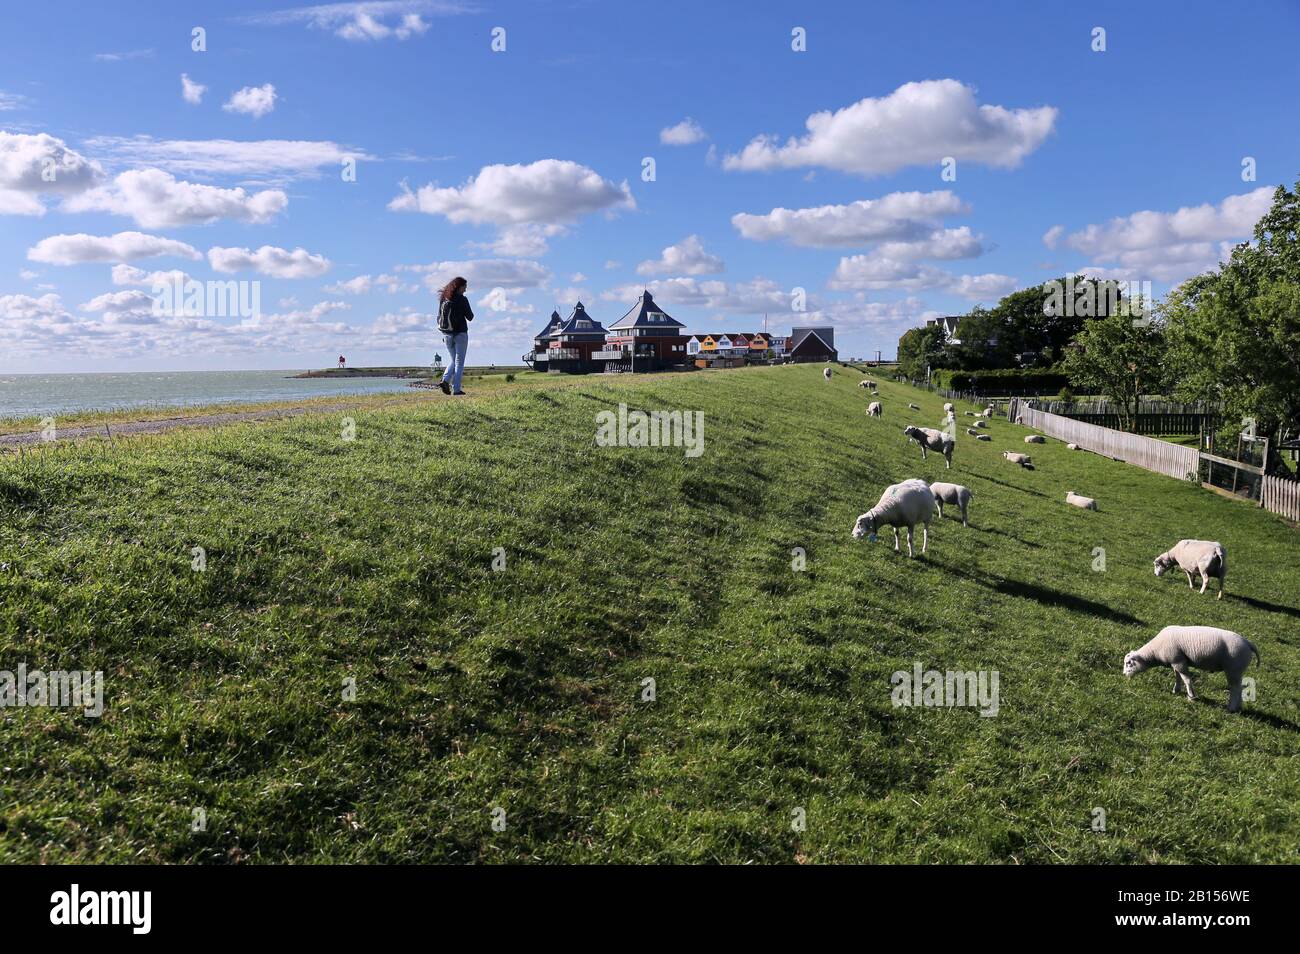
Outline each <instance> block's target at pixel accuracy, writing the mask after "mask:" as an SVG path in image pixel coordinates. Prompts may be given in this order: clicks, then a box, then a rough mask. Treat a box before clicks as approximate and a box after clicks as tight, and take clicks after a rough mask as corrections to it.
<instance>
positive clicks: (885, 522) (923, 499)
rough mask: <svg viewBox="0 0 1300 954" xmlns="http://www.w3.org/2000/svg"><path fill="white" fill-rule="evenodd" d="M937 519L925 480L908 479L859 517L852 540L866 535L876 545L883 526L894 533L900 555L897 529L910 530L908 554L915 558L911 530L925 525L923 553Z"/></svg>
mask: <svg viewBox="0 0 1300 954" xmlns="http://www.w3.org/2000/svg"><path fill="white" fill-rule="evenodd" d="M933 519H934V493H933V492H932V491H931V490H930V488H929V487H928V486H926V483H925V481H924V480H917V479H915V478H913V479H912V480H905V481H903V482H902V483H901V484H890V485H889V486H888V487H886V488H885V492H884V493H883V494H881V495H880V502H879V503H877V504H876V505H875V506H874V507H872V508H871V509H870V510H868V511H867V512H866V513H864V514H862V515H861V516H860V517H858V520H857V522H856V523H855V524H854V525H853V539H855V540H861V539H862V538H863V537H864V536H865V537H866V538H867V540H868V541H869V542H871V543H875V542H876V531H877V530H879V529H880V528H881V527H886V526H887V527H892V528H893V530H894V552H895V553H897V552H898V528H899V527H907V555H908V556H909V557H910V556H912V555H913V554H912V531H913V529H914V528H915V527H916V525H917V524H918V523H919V524H922V525H923V526H922V530H921V552H922V553H925V550H926V547H927V546H929V544H930V521H931V520H933Z"/></svg>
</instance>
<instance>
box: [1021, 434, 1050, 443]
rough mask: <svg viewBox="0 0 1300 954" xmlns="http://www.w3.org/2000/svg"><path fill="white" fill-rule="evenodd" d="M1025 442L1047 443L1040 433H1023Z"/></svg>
mask: <svg viewBox="0 0 1300 954" xmlns="http://www.w3.org/2000/svg"><path fill="white" fill-rule="evenodd" d="M1025 443H1026V444H1046V443H1047V438H1045V437H1044V436H1043V435H1042V434H1026V435H1025Z"/></svg>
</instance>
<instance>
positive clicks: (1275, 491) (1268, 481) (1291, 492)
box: [1259, 475, 1300, 520]
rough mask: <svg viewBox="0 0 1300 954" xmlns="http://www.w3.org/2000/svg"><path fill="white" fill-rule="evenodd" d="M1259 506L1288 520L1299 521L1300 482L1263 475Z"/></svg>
mask: <svg viewBox="0 0 1300 954" xmlns="http://www.w3.org/2000/svg"><path fill="white" fill-rule="evenodd" d="M1259 502H1260V504H1261V505H1262V506H1263V507H1264V509H1265V510H1268V511H1271V512H1272V513H1276V514H1280V515H1281V516H1283V517H1286V518H1287V519H1288V520H1300V480H1288V479H1286V478H1285V477H1271V476H1268V475H1265V476H1264V477H1263V478H1262V479H1261V481H1260V498H1259Z"/></svg>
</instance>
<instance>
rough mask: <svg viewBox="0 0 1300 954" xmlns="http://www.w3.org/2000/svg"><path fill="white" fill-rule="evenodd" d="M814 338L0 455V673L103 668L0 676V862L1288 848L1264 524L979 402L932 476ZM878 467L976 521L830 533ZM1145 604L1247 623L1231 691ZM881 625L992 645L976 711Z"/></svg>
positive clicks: (1161, 613)
mask: <svg viewBox="0 0 1300 954" xmlns="http://www.w3.org/2000/svg"><path fill="white" fill-rule="evenodd" d="M821 371H822V369H821V367H820V366H813V367H787V368H773V369H753V370H743V371H727V372H710V373H699V374H690V375H665V376H654V377H641V378H638V379H634V380H629V379H626V378H618V379H612V380H611V379H598V378H586V379H581V380H578V381H574V382H570V383H569V384H568V385H566V386H563V387H561V386H547V384H549V382H543V383H542V384H540V385H529V384H519V385H515V386H511V387H503V388H500V389H497V390H495V391H494V392H492V393H490V394H488V395H487V396H484V397H481V398H470V399H465V400H461V401H456V402H451V401H437V402H428V401H422V402H418V403H411V404H407V405H396V406H385V407H380V408H376V409H374V410H366V409H362V410H358V411H357V412H356V413H355V418H356V439H355V440H354V441H350V442H349V441H343V440H341V439H340V433H341V431H340V427H341V424H340V419H339V416H334V415H319V416H312V417H304V418H298V419H294V420H289V421H284V422H277V423H274V424H268V425H258V426H247V425H242V426H234V427H228V428H224V429H221V430H214V431H193V432H182V433H175V434H168V435H163V436H158V437H150V438H140V439H134V440H131V441H127V442H121V443H118V444H116V445H108V444H102V443H100V444H93V443H88V444H83V445H79V446H65V447H59V446H55V447H50V448H48V449H44V450H42V451H41V452H40V453H38V454H36V455H31V454H29V455H28V456H26V457H23V458H17V457H11V458H8V459H5V460H3V461H0V518H2V519H0V564H2V566H0V668H3V669H8V670H13V669H15V668H16V666H17V664H18V663H19V662H26V663H27V664H28V666H29V667H31V668H34V667H37V666H42V667H45V668H47V669H57V668H66V669H71V668H77V669H92V670H93V669H102V670H104V672H105V683H106V685H105V692H106V705H107V709H106V712H105V714H104V716H103V718H101V719H99V720H94V719H87V718H85V717H84V716H82V715H81V714H80V713H73V712H68V711H59V710H50V709H31V708H25V709H7V710H2V711H0V753H3V755H2V756H0V760H2V761H0V768H2V771H0V858H2V859H3V860H5V861H36V860H43V861H116V862H128V861H166V862H186V861H217V862H220V861H230V860H235V861H238V860H252V861H260V862H277V861H286V860H292V861H376V862H378V861H388V862H392V861H417V860H418V861H534V860H545V861H725V862H739V861H765V862H788V861H810V862H833V861H870V862H1061V861H1067V862H1103V861H1126V862H1228V861H1231V862H1257V861H1270V862H1283V861H1295V860H1296V851H1297V848H1296V846H1297V841H1298V839H1297V836H1298V835H1300V766H1298V765H1297V761H1296V757H1295V752H1296V740H1297V729H1298V727H1297V718H1298V717H1300V715H1298V713H1297V707H1296V686H1297V681H1298V679H1300V656H1298V655H1297V648H1296V639H1295V631H1296V620H1297V616H1300V612H1298V611H1297V610H1296V609H1295V604H1296V594H1297V593H1298V592H1300V569H1297V567H1296V561H1295V555H1296V552H1297V551H1296V536H1295V531H1294V530H1292V529H1290V528H1288V527H1287V526H1285V525H1284V524H1282V523H1281V522H1279V521H1278V520H1276V519H1275V518H1273V517H1271V516H1269V515H1267V514H1265V513H1263V512H1261V511H1259V510H1257V509H1254V508H1251V507H1249V506H1246V505H1243V504H1240V503H1236V502H1233V501H1228V500H1224V499H1221V498H1219V497H1216V496H1215V495H1213V494H1210V493H1207V492H1205V491H1202V490H1200V489H1198V488H1195V487H1193V486H1191V485H1187V484H1182V483H1179V482H1177V481H1173V480H1169V479H1166V478H1163V477H1158V476H1154V475H1150V474H1147V473H1145V472H1143V471H1141V470H1138V469H1136V468H1132V467H1128V466H1126V465H1123V464H1119V463H1115V462H1111V461H1107V460H1104V459H1102V458H1099V457H1096V456H1094V455H1091V454H1084V453H1071V452H1070V451H1067V450H1066V449H1065V448H1064V446H1063V445H1061V444H1059V443H1057V442H1051V443H1049V444H1048V445H1046V446H1044V447H1035V448H1032V449H1031V451H1032V453H1033V455H1034V458H1035V461H1036V462H1037V463H1038V464H1039V467H1038V469H1037V470H1036V471H1033V472H1029V471H1024V470H1022V469H1020V468H1019V467H1016V466H1014V465H1011V464H1008V463H1007V462H1005V461H1003V460H1002V459H1001V458H1000V457H999V456H998V454H999V451H1001V450H1003V449H1017V450H1025V449H1026V448H1025V447H1024V445H1023V443H1022V441H1021V437H1022V435H1023V434H1025V433H1027V432H1026V431H1025V430H1024V429H1022V428H1019V427H1015V426H1012V425H1010V424H1008V423H1006V422H1005V421H994V422H993V424H992V426H991V433H992V434H993V436H994V441H993V442H992V444H980V443H977V442H976V441H974V440H972V439H966V438H965V437H964V433H963V438H962V439H960V440H959V442H958V447H957V453H956V457H955V466H954V468H953V470H952V471H951V472H949V473H945V471H944V469H943V461H942V459H941V458H939V457H937V456H936V455H931V456H930V458H929V460H928V461H927V462H925V463H922V462H921V460H920V456H919V452H918V450H917V448H916V446H915V445H910V444H908V443H906V442H905V441H904V439H903V437H902V435H901V428H902V426H903V425H904V424H905V423H908V422H910V421H915V422H917V423H927V424H934V423H935V422H937V421H939V419H940V405H941V403H942V400H941V399H939V398H937V397H935V396H932V395H928V394H924V393H921V392H918V391H915V390H913V389H911V388H907V387H905V386H902V385H893V384H888V383H886V384H882V387H881V393H882V395H883V397H882V400H883V402H884V406H885V413H884V417H883V419H880V420H873V419H868V418H867V417H866V416H865V414H864V408H865V405H866V403H867V398H866V396H865V393H864V392H862V391H860V390H859V389H858V388H857V387H856V383H857V381H858V380H860V376H859V375H858V373H857V372H852V371H845V370H843V369H837V373H836V376H835V378H834V381H833V382H832V383H829V384H828V383H826V382H824V381H823V380H822V377H821ZM620 401H625V402H627V403H628V404H629V405H631V406H632V407H634V408H638V407H639V408H642V409H646V410H652V409H699V410H702V411H703V412H704V413H705V441H706V447H705V452H704V454H703V456H701V457H699V458H696V459H688V458H687V457H686V456H685V455H684V454H683V452H682V451H681V450H680V449H674V448H600V447H596V446H595V444H594V434H595V431H596V421H595V414H596V413H597V412H599V411H602V410H607V409H614V408H616V407H617V405H618V403H619V402H620ZM909 401H914V402H916V403H918V404H920V405H921V406H922V408H923V411H922V412H908V411H907V403H908V402H909ZM912 476H921V477H925V478H927V479H930V480H934V479H950V480H953V481H957V482H961V483H965V484H967V485H968V486H970V487H971V488H972V489H973V491H974V493H975V498H974V502H973V504H972V511H971V516H972V526H971V527H970V528H969V529H963V528H962V527H961V525H960V523H959V522H958V521H956V520H954V519H952V518H951V517H949V518H948V519H947V520H945V521H943V522H942V523H936V524H935V525H934V526H933V527H932V533H931V538H930V543H931V546H930V551H929V553H928V555H927V556H926V557H924V558H921V557H918V558H917V559H914V560H910V561H909V560H908V559H907V558H906V556H905V555H904V556H901V557H900V556H899V555H896V554H894V553H893V551H892V545H890V544H889V543H886V542H885V541H886V539H887V538H882V540H881V542H880V543H877V544H874V545H872V544H868V543H865V542H855V541H854V540H852V539H851V537H850V536H849V530H850V528H851V527H852V524H853V521H854V519H855V517H856V516H857V515H858V514H859V513H860V512H862V511H864V510H866V509H868V508H869V507H870V506H872V505H873V504H874V503H875V501H876V499H877V497H878V496H879V494H880V492H881V490H882V489H883V488H884V487H885V485H887V484H889V483H892V482H895V481H898V480H901V479H904V478H907V477H912ZM1067 489H1072V490H1076V491H1079V492H1080V493H1085V494H1091V495H1093V496H1096V497H1097V498H1098V499H1099V501H1100V505H1101V508H1102V509H1101V511H1100V512H1098V513H1089V512H1084V511H1080V510H1077V509H1074V508H1071V507H1067V506H1066V505H1065V504H1064V502H1063V498H1064V495H1065V491H1066V490H1067ZM918 536H919V534H918ZM1185 536H1195V537H1208V538H1215V539H1219V540H1222V541H1223V542H1224V543H1225V544H1226V546H1227V548H1228V551H1229V555H1230V566H1231V575H1230V576H1229V587H1228V590H1229V596H1228V597H1226V598H1225V599H1224V600H1223V601H1222V602H1215V601H1214V600H1212V599H1211V598H1210V597H1209V596H1206V597H1197V596H1194V595H1192V594H1189V592H1188V590H1187V588H1186V586H1185V583H1184V582H1182V581H1180V580H1179V579H1177V578H1171V577H1166V578H1165V579H1162V580H1157V579H1156V578H1155V577H1154V576H1153V575H1152V573H1151V558H1152V557H1153V556H1154V555H1155V554H1156V553H1159V552H1160V551H1162V550H1164V549H1166V548H1167V547H1168V546H1169V545H1171V544H1172V543H1173V542H1174V541H1176V540H1177V539H1179V538H1180V537H1185ZM196 545H197V546H202V547H204V548H205V549H206V552H207V570H206V571H205V572H194V571H193V570H192V569H191V567H190V561H191V556H190V548H191V547H193V546H196ZM918 545H919V541H918ZM496 547H503V548H504V549H505V553H506V568H505V569H504V571H501V572H494V571H493V569H492V567H491V563H492V559H493V549H494V548H496ZM795 547H802V548H804V550H805V551H806V553H807V569H806V571H805V572H795V571H793V570H792V568H791V559H792V557H791V551H792V549H793V548H795ZM1095 547H1103V548H1105V551H1106V561H1107V568H1106V571H1105V572H1104V573H1099V572H1094V571H1093V570H1092V569H1091V567H1092V564H1093V560H1094V553H1093V550H1094V548H1095ZM1169 623H1204V624H1213V625H1220V626H1226V627H1229V628H1232V629H1236V630H1238V631H1240V632H1242V633H1244V634H1246V635H1247V636H1248V637H1249V638H1250V639H1251V640H1253V641H1254V642H1255V643H1256V645H1258V647H1259V648H1260V652H1261V654H1262V656H1263V661H1264V668H1263V669H1262V670H1260V671H1259V672H1258V673H1256V672H1255V671H1254V670H1252V673H1251V675H1254V676H1257V678H1258V682H1259V699H1258V701H1257V702H1256V703H1254V704H1248V706H1247V712H1246V713H1245V714H1244V715H1242V716H1229V715H1227V714H1226V713H1225V712H1224V711H1223V708H1222V706H1223V703H1224V701H1225V699H1226V683H1225V680H1224V678H1223V676H1222V675H1207V676H1204V677H1203V678H1202V679H1200V680H1199V685H1198V689H1199V692H1200V693H1201V696H1202V700H1201V701H1199V702H1197V703H1189V702H1188V701H1186V700H1185V699H1183V698H1180V697H1175V696H1173V695H1171V694H1170V692H1169V687H1170V685H1171V684H1172V674H1169V673H1168V672H1167V671H1164V670H1161V671H1158V672H1155V673H1148V674H1146V675H1144V676H1140V677H1138V678H1136V679H1134V680H1132V681H1131V682H1126V681H1125V680H1124V678H1123V677H1122V676H1121V675H1120V671H1119V670H1120V663H1121V661H1122V658H1123V654H1124V652H1125V651H1126V650H1128V649H1132V648H1135V647H1136V646H1139V645H1141V644H1142V643H1143V642H1145V641H1146V640H1147V639H1148V638H1150V636H1152V635H1153V634H1154V633H1155V632H1156V630H1158V629H1159V628H1160V627H1161V626H1163V625H1166V624H1169ZM915 662H919V663H921V664H922V667H923V668H935V669H940V670H946V669H977V670H978V669H996V670H998V671H999V672H1000V678H1001V694H1002V706H1001V710H1000V713H999V714H998V716H997V717H996V718H981V717H980V716H979V714H978V713H977V712H976V711H974V710H973V709H910V708H894V707H893V706H892V704H891V700H890V688H891V687H890V683H889V678H890V674H891V673H892V672H894V671H895V670H900V669H903V670H910V669H911V668H912V665H913V663H915ZM348 678H352V679H355V680H356V687H357V690H356V699H355V701H345V700H344V698H343V684H344V680H345V679H348ZM647 678H653V679H654V680H655V688H656V699H655V701H653V702H643V701H641V697H642V692H643V680H644V679H647ZM1094 807H1101V808H1103V809H1105V811H1106V813H1107V829H1108V830H1107V831H1106V832H1105V833H1098V832H1094V831H1092V830H1090V821H1091V812H1092V809H1093V808H1094ZM195 808H202V809H204V811H205V812H206V814H207V827H206V830H203V831H197V832H195V831H192V830H191V829H192V824H191V822H192V818H193V810H194V809H195ZM494 808H501V809H504V811H505V816H504V819H505V826H504V830H500V831H498V830H494V828H493V814H492V810H493V809H494ZM796 808H803V809H804V810H805V811H806V816H807V826H806V830H804V831H796V830H794V829H793V827H792V824H791V820H792V813H793V812H794V810H795V809H796Z"/></svg>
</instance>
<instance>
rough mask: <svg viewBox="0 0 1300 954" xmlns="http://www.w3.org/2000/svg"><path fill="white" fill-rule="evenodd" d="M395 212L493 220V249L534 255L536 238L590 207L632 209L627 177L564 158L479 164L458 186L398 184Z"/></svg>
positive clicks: (392, 206) (594, 209)
mask: <svg viewBox="0 0 1300 954" xmlns="http://www.w3.org/2000/svg"><path fill="white" fill-rule="evenodd" d="M388 208H389V209H391V210H393V211H395V212H424V213H426V214H429V215H442V216H445V217H446V218H447V219H448V220H449V221H451V222H454V223H456V224H458V225H463V224H471V225H495V226H498V227H500V228H502V229H504V230H505V231H504V232H503V233H502V236H501V238H500V239H499V240H498V243H496V244H494V245H493V246H492V248H493V250H494V251H496V252H497V254H504V255H509V254H515V255H518V254H523V253H525V252H526V253H527V254H538V249H539V248H541V249H543V250H544V248H545V243H544V242H543V241H541V240H542V239H543V238H545V237H546V236H549V235H555V234H558V233H559V232H560V231H562V229H563V226H564V225H566V224H568V223H571V222H574V221H576V220H577V219H578V218H580V217H582V216H584V215H588V214H590V213H593V212H606V213H613V212H616V211H618V210H623V209H635V208H636V202H635V201H634V200H633V198H632V193H631V191H630V190H629V188H628V185H627V183H626V182H623V183H622V184H621V185H616V184H615V183H613V182H611V181H610V180H608V179H603V178H601V176H600V175H599V174H597V173H596V172H595V171H593V170H591V169H589V168H587V167H586V166H583V165H580V164H578V163H576V162H570V161H568V160H563V159H541V160H538V161H537V162H533V163H530V164H528V165H491V166H484V167H483V168H482V169H480V170H479V173H478V175H476V176H472V177H471V178H470V179H469V180H467V181H466V182H465V184H464V185H461V186H452V187H447V188H439V187H437V186H434V185H424V186H421V187H420V188H419V189H418V190H416V191H414V192H413V191H411V189H410V188H409V187H408V186H407V185H406V184H405V183H403V184H402V194H401V195H399V196H397V197H396V198H394V199H393V200H392V201H391V202H389V203H388Z"/></svg>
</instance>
